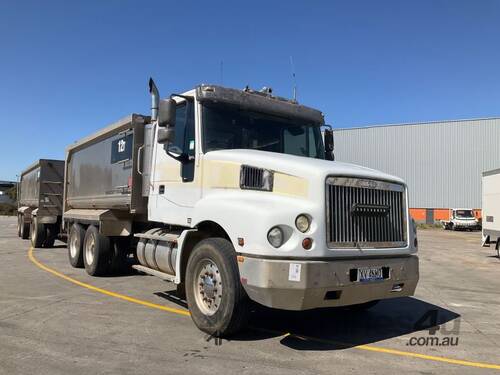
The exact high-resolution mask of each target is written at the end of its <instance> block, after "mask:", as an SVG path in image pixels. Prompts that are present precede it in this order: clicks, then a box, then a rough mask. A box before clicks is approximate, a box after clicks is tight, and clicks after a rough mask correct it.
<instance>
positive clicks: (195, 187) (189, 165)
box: [148, 99, 201, 226]
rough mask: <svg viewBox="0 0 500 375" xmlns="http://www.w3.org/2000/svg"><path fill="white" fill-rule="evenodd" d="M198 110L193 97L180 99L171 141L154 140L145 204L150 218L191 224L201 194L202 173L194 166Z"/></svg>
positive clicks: (178, 223) (184, 224) (171, 222)
mask: <svg viewBox="0 0 500 375" xmlns="http://www.w3.org/2000/svg"><path fill="white" fill-rule="evenodd" d="M197 111H198V109H197V108H196V105H195V102H194V101H193V100H188V99H182V100H181V101H179V102H178V103H177V108H176V121H175V138H174V141H173V142H171V143H167V144H159V143H157V142H155V146H154V147H155V152H154V155H153V169H154V170H153V171H152V176H153V178H152V187H151V188H152V190H151V191H150V198H149V203H148V208H149V210H148V211H149V219H150V220H153V221H159V222H163V223H168V224H176V225H183V226H189V225H190V224H191V220H190V219H191V217H192V212H193V208H194V205H195V204H196V202H197V201H198V200H199V199H200V197H201V184H200V182H199V179H200V176H201V174H200V173H199V171H198V168H197V167H196V164H197V160H196V158H197V152H196V150H197V147H198V142H197V137H198V134H197V133H198V130H197V121H196V119H197V118H198V116H197ZM156 131H157V130H156ZM156 139H157V137H156V136H155V140H156Z"/></svg>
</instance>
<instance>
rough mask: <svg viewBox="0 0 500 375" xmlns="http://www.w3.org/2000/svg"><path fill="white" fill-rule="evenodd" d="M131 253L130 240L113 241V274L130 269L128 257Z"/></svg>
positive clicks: (126, 238) (127, 238) (119, 238)
mask: <svg viewBox="0 0 500 375" xmlns="http://www.w3.org/2000/svg"><path fill="white" fill-rule="evenodd" d="M129 253H130V238H129V237H115V238H113V240H112V241H111V266H110V267H111V268H110V271H111V272H112V273H121V272H124V271H126V270H127V268H128V255H129Z"/></svg>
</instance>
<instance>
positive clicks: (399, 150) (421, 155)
mask: <svg viewBox="0 0 500 375" xmlns="http://www.w3.org/2000/svg"><path fill="white" fill-rule="evenodd" d="M335 158H336V160H338V161H344V162H349V163H354V164H360V165H363V166H366V167H369V168H373V169H378V170H381V171H383V172H387V173H390V174H393V175H396V176H399V177H401V178H403V179H404V180H405V181H406V182H407V184H408V187H409V192H410V207H419V208H441V207H442V208H452V207H470V208H481V173H482V172H483V171H485V170H490V169H495V168H500V118H492V119H473V120H457V121H443V122H432V123H420V124H403V125H388V126H374V127H366V128H353V129H338V130H336V131H335Z"/></svg>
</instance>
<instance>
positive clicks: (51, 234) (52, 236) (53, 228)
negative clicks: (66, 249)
mask: <svg viewBox="0 0 500 375" xmlns="http://www.w3.org/2000/svg"><path fill="white" fill-rule="evenodd" d="M45 231H46V232H47V235H46V237H45V243H44V244H43V247H54V242H56V238H57V234H58V230H57V225H56V224H49V225H46V226H45Z"/></svg>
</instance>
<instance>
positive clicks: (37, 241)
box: [30, 216, 47, 248]
mask: <svg viewBox="0 0 500 375" xmlns="http://www.w3.org/2000/svg"><path fill="white" fill-rule="evenodd" d="M30 229H31V246H33V247H34V248H38V247H42V246H43V244H44V242H45V238H46V237H47V233H46V231H45V224H42V223H39V222H38V218H37V217H36V216H34V217H33V220H31V228H30Z"/></svg>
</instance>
